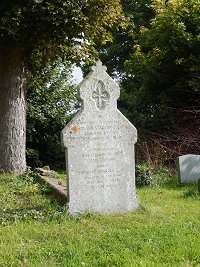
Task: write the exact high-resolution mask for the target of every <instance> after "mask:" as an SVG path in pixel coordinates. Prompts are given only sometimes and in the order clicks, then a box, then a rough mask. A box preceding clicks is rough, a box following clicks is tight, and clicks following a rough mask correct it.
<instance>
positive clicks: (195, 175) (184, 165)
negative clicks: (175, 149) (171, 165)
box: [177, 154, 200, 183]
mask: <svg viewBox="0 0 200 267" xmlns="http://www.w3.org/2000/svg"><path fill="white" fill-rule="evenodd" d="M177 163H178V174H179V179H180V181H181V182H183V183H188V182H193V181H197V180H198V179H200V155H192V154H187V155H184V156H180V157H178V158H177Z"/></svg>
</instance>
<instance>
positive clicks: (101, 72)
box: [78, 60, 120, 112]
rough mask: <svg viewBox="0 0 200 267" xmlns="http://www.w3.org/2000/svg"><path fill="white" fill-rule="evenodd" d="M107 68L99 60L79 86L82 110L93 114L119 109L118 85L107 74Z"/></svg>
mask: <svg viewBox="0 0 200 267" xmlns="http://www.w3.org/2000/svg"><path fill="white" fill-rule="evenodd" d="M106 69H107V68H106V66H103V64H102V62H101V61H100V60H98V61H97V62H96V63H95V65H94V66H92V67H91V70H90V72H89V74H88V75H87V76H86V77H85V78H84V79H83V81H82V82H81V83H80V84H79V86H78V93H79V96H80V98H81V100H82V101H83V102H82V108H84V109H85V107H86V108H89V109H90V110H93V112H95V111H96V112H99V111H104V110H108V109H110V108H111V109H117V99H118V98H119V95H120V89H119V86H118V84H117V83H116V82H115V81H114V80H113V79H112V78H111V77H110V76H109V75H108V74H107V72H106Z"/></svg>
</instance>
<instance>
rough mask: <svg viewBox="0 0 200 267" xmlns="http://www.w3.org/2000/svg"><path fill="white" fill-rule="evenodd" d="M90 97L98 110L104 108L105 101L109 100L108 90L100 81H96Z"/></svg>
mask: <svg viewBox="0 0 200 267" xmlns="http://www.w3.org/2000/svg"><path fill="white" fill-rule="evenodd" d="M92 99H93V100H94V101H95V102H96V106H97V108H98V109H99V110H103V109H105V107H106V102H108V101H109V99H110V95H109V93H108V91H106V90H105V86H104V83H103V82H102V81H98V83H97V85H96V89H95V90H94V91H93V93H92Z"/></svg>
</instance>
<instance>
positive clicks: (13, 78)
mask: <svg viewBox="0 0 200 267" xmlns="http://www.w3.org/2000/svg"><path fill="white" fill-rule="evenodd" d="M25 81H26V79H25V64H24V54H23V51H22V50H21V49H20V47H19V46H18V45H17V44H16V43H13V42H12V43H11V42H10V43H9V42H4V43H2V42H1V43H0V171H1V172H12V173H22V172H24V171H25V169H26V156H25V146H26V101H25Z"/></svg>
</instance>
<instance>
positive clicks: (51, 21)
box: [0, 0, 126, 63]
mask: <svg viewBox="0 0 200 267" xmlns="http://www.w3.org/2000/svg"><path fill="white" fill-rule="evenodd" d="M125 24H126V20H125V18H124V16H123V14H122V9H121V5H120V2H119V1H118V0H109V1H107V0H100V1H99V0H89V1H88V0H84V1H79V0H78V1H74V0H71V1H70V0H69V1H61V0H50V1H44V0H22V1H7V0H3V1H1V3H0V40H4V41H6V42H8V40H10V41H11V42H13V41H16V42H17V43H20V44H21V46H22V48H23V49H24V50H25V52H26V57H27V59H28V58H29V56H30V55H31V58H32V61H31V62H32V63H35V61H38V60H39V59H40V60H41V59H42V60H45V61H46V60H47V59H49V58H51V59H55V58H56V57H57V56H61V57H67V58H68V59H70V60H71V61H77V62H79V61H80V59H83V58H85V57H87V56H88V54H90V53H91V52H94V46H95V43H99V42H105V40H109V39H111V35H110V29H111V28H112V27H115V28H117V27H118V25H122V26H124V25H125ZM32 52H33V53H32ZM36 58H37V59H36Z"/></svg>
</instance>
